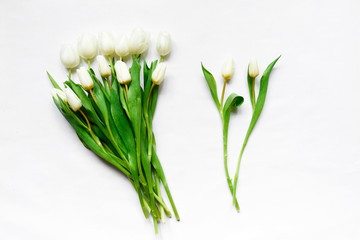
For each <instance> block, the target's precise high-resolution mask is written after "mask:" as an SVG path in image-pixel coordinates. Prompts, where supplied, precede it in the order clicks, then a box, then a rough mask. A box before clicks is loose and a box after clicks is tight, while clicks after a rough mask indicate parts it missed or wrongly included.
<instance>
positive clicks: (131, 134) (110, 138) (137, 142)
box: [48, 28, 180, 233]
mask: <svg viewBox="0 0 360 240" xmlns="http://www.w3.org/2000/svg"><path fill="white" fill-rule="evenodd" d="M149 39H150V35H149V34H148V33H147V32H145V31H144V30H142V29H141V28H136V29H134V30H133V31H132V33H131V35H130V36H129V37H127V36H126V35H122V36H120V37H119V38H118V39H117V40H115V38H114V37H113V35H112V34H111V33H109V32H102V33H100V34H99V36H98V38H97V37H96V36H95V35H92V34H89V33H85V34H83V35H81V36H80V38H79V40H78V44H77V48H75V47H73V46H72V45H64V46H63V47H62V48H61V52H60V59H61V61H62V63H63V64H64V66H65V67H66V68H67V69H68V73H69V74H68V79H67V80H66V81H65V82H64V89H62V88H60V86H59V85H58V84H57V83H56V81H55V80H54V79H53V77H52V76H51V75H50V74H49V73H48V77H49V79H50V81H51V83H52V85H53V86H54V88H53V89H52V91H51V92H52V96H53V100H54V103H55V104H56V106H57V108H58V109H59V111H60V112H61V113H62V114H63V116H64V117H65V118H66V119H67V121H68V122H69V123H70V125H71V126H72V127H73V128H74V130H75V131H76V134H77V136H78V137H79V139H80V140H81V142H82V143H83V144H84V146H85V147H87V148H88V149H91V150H92V151H93V152H94V153H95V154H97V155H98V156H99V157H100V158H102V159H103V160H104V161H106V162H108V163H110V164H111V165H113V166H114V167H116V168H117V169H119V170H120V171H121V172H122V173H123V174H124V175H126V177H127V178H128V179H129V181H130V182H131V184H132V185H133V187H134V189H135V191H136V193H137V195H138V198H139V202H140V206H141V209H142V211H143V213H144V215H145V217H146V218H148V217H149V215H151V216H152V218H153V223H154V228H155V232H156V233H157V232H158V226H157V224H158V221H160V220H161V221H162V222H165V216H166V215H167V216H168V217H171V216H172V214H171V211H170V209H169V207H168V206H167V205H166V203H165V201H164V198H163V196H162V194H161V185H162V186H163V187H164V189H165V192H166V195H167V197H168V199H169V202H170V204H171V207H172V210H173V213H174V214H175V217H176V219H177V220H180V218H179V214H178V212H177V209H176V206H175V203H174V201H173V198H172V195H171V193H170V189H169V187H168V184H167V181H166V178H165V175H164V172H163V168H162V166H161V164H160V161H159V158H158V155H157V153H156V141H155V135H154V132H153V128H152V122H153V117H154V112H155V107H156V102H157V99H158V92H159V85H160V84H161V82H162V81H163V79H164V76H165V72H166V63H165V62H164V61H163V57H164V56H166V55H167V54H169V52H170V50H171V38H170V35H169V33H167V32H161V33H160V34H159V36H158V40H157V44H156V49H157V52H158V53H159V55H160V59H159V60H155V61H152V62H151V64H149V65H148V64H147V63H146V61H145V59H144V58H142V57H141V56H142V54H143V53H144V52H145V51H147V49H148V47H149V44H150V42H149ZM98 51H99V52H100V53H101V54H100V55H98V56H97V54H98ZM130 56H131V57H130ZM95 57H96V62H97V64H98V71H99V75H97V74H95V71H94V70H93V69H92V68H91V63H92V61H93V59H95ZM125 59H127V60H128V61H130V60H131V59H132V66H131V68H129V67H128V65H127V63H126V61H125ZM81 60H84V61H85V62H86V63H87V64H85V65H87V67H85V66H82V67H78V66H79V64H80V63H81ZM141 63H142V66H141ZM75 68H77V70H76V75H77V76H76V77H74V74H72V72H73V69H75ZM141 68H142V69H143V71H142V75H143V86H141V84H140V78H141ZM74 78H77V79H78V82H79V83H80V84H78V83H76V82H75V81H74Z"/></svg>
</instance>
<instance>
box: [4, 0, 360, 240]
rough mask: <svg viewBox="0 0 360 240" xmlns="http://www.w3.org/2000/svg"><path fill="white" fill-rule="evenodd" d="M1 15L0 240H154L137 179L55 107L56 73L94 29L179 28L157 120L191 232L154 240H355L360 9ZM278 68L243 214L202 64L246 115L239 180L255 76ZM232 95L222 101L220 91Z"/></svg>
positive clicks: (24, 10) (240, 129)
mask: <svg viewBox="0 0 360 240" xmlns="http://www.w3.org/2000/svg"><path fill="white" fill-rule="evenodd" d="M101 2H102V3H101V4H99V1H95V0H86V1H76V2H75V1H69V0H66V1H40V0H39V1H1V3H0V30H1V31H0V53H1V57H0V66H1V79H2V80H1V89H2V90H1V94H0V114H1V124H0V133H1V135H0V159H1V160H0V239H6V240H8V239H11V240H12V239H36V240H41V239H109V240H110V239H145V238H148V239H155V237H154V233H153V225H152V223H151V222H150V221H147V220H145V219H144V217H143V216H142V213H141V210H140V206H139V204H138V200H137V196H136V195H135V191H134V190H133V189H132V186H131V185H130V184H129V182H128V180H127V179H126V178H125V177H124V176H123V175H121V174H119V173H118V172H117V171H115V170H114V169H113V168H111V167H109V166H108V165H106V164H104V163H103V162H102V161H100V160H99V159H98V158H97V157H96V156H95V155H94V154H93V153H92V152H90V151H88V150H86V149H85V148H84V147H83V146H82V144H81V142H80V141H79V140H78V139H77V137H76V135H75V133H74V131H73V130H72V128H71V127H70V125H69V124H68V123H67V122H66V121H65V119H63V117H62V116H61V115H60V113H59V112H58V110H57V109H56V107H55V105H54V104H53V103H52V100H51V98H50V88H51V85H50V83H49V81H48V79H47V76H46V74H45V71H46V70H48V71H49V72H50V73H51V74H52V75H53V76H54V77H55V79H56V80H57V81H58V82H61V81H62V80H65V78H66V70H65V69H64V68H63V67H62V66H61V63H60V60H59V55H58V54H59V49H60V46H61V44H63V43H75V42H76V39H77V37H78V36H79V35H80V33H81V32H83V31H89V32H93V33H97V32H99V31H101V30H110V31H112V32H113V33H117V32H119V33H129V32H130V30H131V29H132V28H133V27H136V26H142V27H143V28H145V29H147V30H148V31H151V33H152V44H151V49H150V51H149V53H148V56H147V60H150V59H154V58H155V57H156V51H155V39H156V36H157V33H158V32H159V31H161V30H168V31H170V32H171V34H172V38H173V40H174V43H173V46H174V47H173V51H172V53H171V56H170V57H169V58H168V59H167V62H168V64H169V66H168V71H167V77H166V79H165V81H164V84H163V86H162V88H161V91H160V95H159V101H158V106H157V111H156V116H155V120H154V128H155V134H156V137H157V143H158V154H159V156H160V158H161V162H162V164H163V166H164V168H165V173H166V175H167V178H168V182H169V185H170V188H171V190H172V192H173V196H174V198H175V202H176V204H177V207H178V210H179V212H180V215H181V221H180V222H176V221H175V220H174V219H171V220H169V221H168V222H167V223H166V224H165V225H163V224H160V227H159V229H160V233H159V236H158V239H185V238H194V239H195V238H198V239H200V238H201V239H205V238H211V237H212V238H214V239H219V238H223V239H230V238H232V239H359V238H360V230H359V228H358V226H359V224H360V207H359V202H360V192H359V187H360V150H359V146H360V127H359V122H360V111H359V101H360V95H359V93H358V92H359V88H360V79H359V73H360V72H359V65H360V47H359V46H360V45H359V43H360V17H359V15H358V13H359V11H360V4H359V1H358V0H352V1H351V0H343V1H334V0H323V1H320V0H304V1H286V0H282V1H281V0H276V1H275V0H272V1H265V0H263V1H250V0H249V1H205V0H203V1H189V0H187V1H185V0H182V1H177V2H172V3H171V2H170V1H165V0H162V1H145V0H144V1H126V2H124V1H118V0H117V1H101ZM279 54H282V55H283V56H282V58H281V59H280V60H279V62H278V64H277V65H276V67H275V69H274V71H273V73H272V75H271V78H270V84H269V91H268V95H267V101H266V103H265V107H264V110H263V112H262V115H261V117H260V119H259V122H258V125H257V126H256V128H255V130H254V132H253V134H252V136H251V138H250V140H249V144H248V147H247V149H246V151H245V154H244V158H243V163H242V165H241V171H240V178H239V185H238V199H239V202H240V206H241V213H237V212H236V211H235V209H234V208H233V207H232V205H231V196H230V194H229V190H228V188H227V184H226V180H225V174H224V169H223V162H222V135H221V129H220V127H221V125H220V119H219V116H218V113H217V111H216V108H215V105H214V103H213V102H212V99H211V96H210V93H209V90H208V87H207V85H206V82H205V80H204V78H203V76H202V72H201V68H200V62H201V61H203V63H204V65H205V66H206V67H207V68H208V69H209V70H210V71H211V72H212V73H213V74H214V75H215V76H216V77H217V78H218V80H219V81H218V85H221V83H222V81H221V79H220V71H221V66H222V64H223V61H224V60H225V59H226V57H227V56H228V55H231V56H233V57H234V59H235V62H236V72H235V76H234V78H233V79H232V81H231V83H230V85H229V87H228V89H227V93H230V91H235V92H237V93H239V94H241V95H243V96H244V97H245V100H246V102H245V103H244V105H243V106H242V107H241V110H239V111H238V112H237V113H236V114H234V115H233V116H232V119H231V122H230V133H229V138H230V139H229V158H230V159H229V161H230V163H229V164H230V169H231V170H232V171H231V175H233V171H234V169H235V162H236V159H237V156H238V154H239V150H240V146H241V143H242V140H243V138H244V134H245V131H246V129H247V125H248V123H249V121H250V114H251V108H250V102H249V97H248V92H247V84H246V79H245V78H246V65H247V62H248V59H249V58H250V57H251V56H256V57H257V58H258V61H259V65H260V71H261V72H262V71H263V70H264V69H265V67H266V66H267V65H268V64H269V63H270V62H271V61H272V60H273V59H275V58H276V57H277V56H278V55H279ZM219 91H220V90H219Z"/></svg>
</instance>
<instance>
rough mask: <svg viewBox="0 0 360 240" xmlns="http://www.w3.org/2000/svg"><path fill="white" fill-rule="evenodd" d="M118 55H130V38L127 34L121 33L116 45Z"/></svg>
mask: <svg viewBox="0 0 360 240" xmlns="http://www.w3.org/2000/svg"><path fill="white" fill-rule="evenodd" d="M115 52H116V55H118V56H119V57H126V56H127V55H129V40H128V38H127V36H126V35H121V36H120V38H119V39H118V41H117V42H116V45H115Z"/></svg>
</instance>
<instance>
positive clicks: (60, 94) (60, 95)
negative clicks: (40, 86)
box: [51, 88, 67, 102]
mask: <svg viewBox="0 0 360 240" xmlns="http://www.w3.org/2000/svg"><path fill="white" fill-rule="evenodd" d="M51 95H52V96H53V97H54V98H55V100H56V101H57V102H60V101H59V99H60V98H61V99H62V100H63V101H64V102H67V98H66V94H65V93H64V92H63V91H61V90H60V89H57V88H53V89H51Z"/></svg>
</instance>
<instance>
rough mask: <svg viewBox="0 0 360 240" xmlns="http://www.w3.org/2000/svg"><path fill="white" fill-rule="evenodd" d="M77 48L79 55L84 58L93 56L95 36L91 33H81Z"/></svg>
mask: <svg viewBox="0 0 360 240" xmlns="http://www.w3.org/2000/svg"><path fill="white" fill-rule="evenodd" d="M77 48H78V52H79V55H80V57H82V58H84V59H86V60H89V59H92V58H94V57H95V55H96V53H97V42H96V37H95V36H94V35H93V34H91V33H83V34H82V35H81V36H80V38H79V41H78V45H77Z"/></svg>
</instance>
